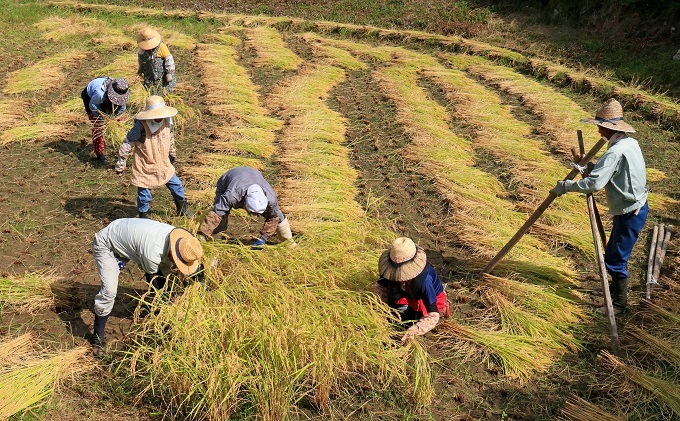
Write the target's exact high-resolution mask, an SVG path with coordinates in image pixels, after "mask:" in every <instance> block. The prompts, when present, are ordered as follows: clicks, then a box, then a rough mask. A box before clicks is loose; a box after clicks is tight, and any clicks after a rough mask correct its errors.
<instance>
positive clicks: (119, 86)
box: [106, 77, 130, 106]
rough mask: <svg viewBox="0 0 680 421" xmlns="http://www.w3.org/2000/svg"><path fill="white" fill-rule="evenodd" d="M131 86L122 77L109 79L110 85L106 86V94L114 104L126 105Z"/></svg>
mask: <svg viewBox="0 0 680 421" xmlns="http://www.w3.org/2000/svg"><path fill="white" fill-rule="evenodd" d="M129 88H130V86H129V85H128V83H127V80H125V79H124V78H122V77H119V78H117V79H113V80H110V81H109V86H107V87H106V96H107V97H108V98H109V101H111V103H112V104H114V105H118V106H121V105H125V104H126V103H127V100H128V98H130V89H129Z"/></svg>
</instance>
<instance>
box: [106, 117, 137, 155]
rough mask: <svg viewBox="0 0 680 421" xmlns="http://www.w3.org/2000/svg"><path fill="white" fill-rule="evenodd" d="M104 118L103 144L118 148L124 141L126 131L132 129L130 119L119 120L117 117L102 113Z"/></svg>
mask: <svg viewBox="0 0 680 421" xmlns="http://www.w3.org/2000/svg"><path fill="white" fill-rule="evenodd" d="M102 118H103V119H104V122H105V123H104V144H106V145H109V146H111V147H112V148H113V149H115V150H118V148H120V145H121V144H122V143H123V141H125V138H126V137H127V134H128V131H130V129H132V121H131V120H130V119H125V118H124V117H123V118H124V119H123V120H121V121H119V120H118V118H110V117H108V116H106V115H102Z"/></svg>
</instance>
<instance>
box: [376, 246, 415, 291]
mask: <svg viewBox="0 0 680 421" xmlns="http://www.w3.org/2000/svg"><path fill="white" fill-rule="evenodd" d="M425 264H427V256H426V255H425V250H423V248H422V247H420V246H418V245H417V244H415V243H414V242H413V240H411V239H410V238H407V237H399V238H397V239H396V240H394V242H393V243H392V247H390V248H389V249H387V250H385V251H384V252H383V254H382V255H381V256H380V260H379V261H378V272H380V276H382V277H383V278H385V279H388V280H390V281H395V282H406V281H410V280H411V279H413V278H415V277H416V276H418V275H419V274H420V272H422V271H423V269H425Z"/></svg>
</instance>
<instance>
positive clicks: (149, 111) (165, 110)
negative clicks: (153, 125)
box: [135, 95, 177, 120]
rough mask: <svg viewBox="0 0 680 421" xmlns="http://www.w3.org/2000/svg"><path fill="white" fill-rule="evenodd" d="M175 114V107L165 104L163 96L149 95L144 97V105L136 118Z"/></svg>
mask: <svg viewBox="0 0 680 421" xmlns="http://www.w3.org/2000/svg"><path fill="white" fill-rule="evenodd" d="M176 115H177V108H174V107H168V106H167V105H165V100H164V99H163V97H161V96H158V95H151V96H150V97H148V98H147V99H146V106H145V107H144V109H143V110H142V111H140V112H138V113H137V115H136V116H135V118H136V119H137V120H153V119H156V118H168V117H174V116H176Z"/></svg>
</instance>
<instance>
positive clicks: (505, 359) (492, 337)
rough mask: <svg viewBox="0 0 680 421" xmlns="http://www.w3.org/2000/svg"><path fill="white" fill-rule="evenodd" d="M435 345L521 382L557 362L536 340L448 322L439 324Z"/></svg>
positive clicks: (450, 320)
mask: <svg viewBox="0 0 680 421" xmlns="http://www.w3.org/2000/svg"><path fill="white" fill-rule="evenodd" d="M436 339H437V342H438V343H439V345H440V346H441V347H443V348H445V349H451V350H453V349H456V350H458V351H459V352H462V353H463V355H465V358H467V359H480V358H481V359H482V360H485V361H486V362H487V364H489V365H496V364H497V365H500V366H501V367H502V368H503V371H504V372H505V375H506V376H508V377H509V378H511V379H517V380H519V381H520V382H524V381H526V380H528V379H530V378H531V377H533V376H534V375H535V374H537V373H544V372H546V371H547V370H548V368H549V367H550V366H551V365H553V364H554V363H555V362H556V361H557V359H558V358H557V355H556V353H555V352H554V350H551V349H550V347H547V346H546V343H545V342H544V341H542V340H540V339H537V338H531V337H528V336H523V335H513V334H509V333H505V332H500V331H492V330H481V329H475V328H473V327H470V326H463V325H461V324H458V323H457V322H455V321H453V320H452V319H448V320H445V321H444V322H442V323H441V324H440V325H439V327H438V329H437V334H436Z"/></svg>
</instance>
